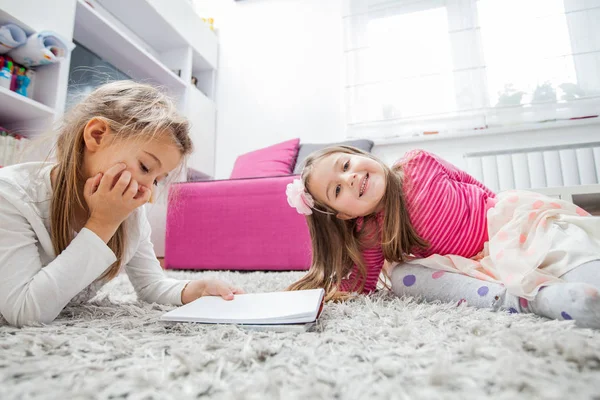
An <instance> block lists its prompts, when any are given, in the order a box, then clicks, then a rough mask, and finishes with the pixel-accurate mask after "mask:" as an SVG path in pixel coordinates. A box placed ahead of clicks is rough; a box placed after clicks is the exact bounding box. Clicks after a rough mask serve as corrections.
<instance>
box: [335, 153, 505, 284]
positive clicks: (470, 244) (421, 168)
mask: <svg viewBox="0 0 600 400" xmlns="http://www.w3.org/2000/svg"><path fill="white" fill-rule="evenodd" d="M398 163H399V164H400V165H402V172H403V190H404V197H405V202H406V207H407V211H408V214H409V218H410V221H411V223H412V225H413V228H414V229H415V230H416V232H417V234H418V235H419V236H420V237H421V238H423V239H424V240H425V241H427V242H428V243H429V247H428V248H427V249H413V251H412V254H413V255H414V256H415V257H418V258H425V257H428V256H430V255H432V254H442V255H445V254H455V255H460V256H463V257H473V256H474V255H476V254H477V253H478V252H480V251H481V250H483V244H484V243H485V242H486V241H487V240H488V236H487V223H486V222H487V218H486V212H487V210H488V209H489V208H490V207H491V205H492V204H493V202H491V201H488V199H493V198H494V197H495V194H494V193H493V192H492V191H491V190H489V189H488V188H487V187H485V186H484V185H483V184H482V183H480V182H479V181H477V180H476V179H475V178H473V177H472V176H471V175H469V174H467V173H466V172H464V171H461V170H460V169H458V168H456V167H455V166H454V165H452V164H450V163H448V162H447V161H444V160H442V159H441V158H439V157H437V156H435V155H433V154H431V153H428V152H426V151H423V150H412V151H409V152H408V153H406V154H405V155H404V157H402V159H400V161H398ZM382 219H383V216H382V213H380V214H379V215H378V218H377V221H378V224H377V232H380V231H381V230H380V229H381V222H382ZM358 226H359V228H360V227H361V226H362V222H361V221H359V224H358ZM362 255H363V259H364V262H365V265H366V267H367V277H366V281H365V287H364V292H371V291H373V290H375V287H376V286H377V280H378V278H379V274H380V272H381V268H382V267H383V263H384V261H385V260H384V257H383V251H382V248H381V245H380V244H379V245H376V246H374V247H370V248H366V249H364V250H363V252H362ZM359 288H360V282H359V276H358V273H357V270H356V268H355V269H354V270H353V271H352V272H351V273H350V276H349V277H348V278H347V279H344V280H343V281H342V285H341V289H342V290H344V291H353V290H358V289H359Z"/></svg>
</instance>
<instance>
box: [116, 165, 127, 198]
mask: <svg viewBox="0 0 600 400" xmlns="http://www.w3.org/2000/svg"><path fill="white" fill-rule="evenodd" d="M129 182H131V172H129V171H123V172H122V173H121V176H120V177H119V180H118V181H117V183H115V187H114V188H113V189H114V190H115V191H116V192H117V193H119V194H120V195H121V196H122V195H123V194H124V193H125V190H126V189H127V186H129Z"/></svg>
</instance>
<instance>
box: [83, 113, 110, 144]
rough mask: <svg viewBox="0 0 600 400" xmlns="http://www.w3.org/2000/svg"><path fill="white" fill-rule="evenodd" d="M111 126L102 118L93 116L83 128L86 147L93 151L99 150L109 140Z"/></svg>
mask: <svg viewBox="0 0 600 400" xmlns="http://www.w3.org/2000/svg"><path fill="white" fill-rule="evenodd" d="M109 136H110V127H109V126H108V124H107V123H106V121H104V120H102V119H100V118H92V119H90V120H89V121H88V123H87V124H86V125H85V128H83V140H84V142H85V147H86V148H87V149H88V150H89V151H91V152H95V151H98V150H99V149H100V148H101V147H103V146H106V145H107V144H108V142H109V138H108V137H109Z"/></svg>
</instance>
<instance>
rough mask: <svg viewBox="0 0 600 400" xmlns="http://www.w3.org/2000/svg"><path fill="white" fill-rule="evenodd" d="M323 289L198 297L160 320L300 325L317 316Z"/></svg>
mask: <svg viewBox="0 0 600 400" xmlns="http://www.w3.org/2000/svg"><path fill="white" fill-rule="evenodd" d="M323 295H324V290H323V289H312V290H298V291H291V292H272V293H250V294H241V295H235V298H234V299H233V300H231V301H227V300H224V299H222V298H221V297H217V296H207V297H201V298H199V299H197V300H195V301H193V302H191V303H189V304H186V305H184V306H181V307H179V308H176V309H175V310H173V311H170V312H168V313H166V314H165V315H163V316H162V318H161V320H163V321H189V322H205V323H239V324H243V323H263V324H264V323H300V322H311V321H314V320H315V319H316V317H317V314H318V312H319V309H320V307H321V302H322V299H323Z"/></svg>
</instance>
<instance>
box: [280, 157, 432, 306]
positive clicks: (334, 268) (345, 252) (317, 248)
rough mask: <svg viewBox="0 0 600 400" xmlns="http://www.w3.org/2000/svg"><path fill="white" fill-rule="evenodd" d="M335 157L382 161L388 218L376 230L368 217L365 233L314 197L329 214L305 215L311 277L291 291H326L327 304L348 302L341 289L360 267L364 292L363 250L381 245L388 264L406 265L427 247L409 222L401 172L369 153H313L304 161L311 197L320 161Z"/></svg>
mask: <svg viewBox="0 0 600 400" xmlns="http://www.w3.org/2000/svg"><path fill="white" fill-rule="evenodd" d="M335 153H346V154H356V155H360V156H364V157H368V158H370V159H372V160H375V161H376V162H378V163H379V164H380V165H381V166H382V168H383V171H384V176H385V181H386V189H385V193H384V195H383V198H382V200H381V201H382V203H383V206H384V213H383V214H384V217H383V224H382V226H379V225H378V222H377V220H376V214H371V215H368V216H365V218H364V223H363V229H361V230H360V231H359V230H358V229H357V226H356V225H357V219H351V220H342V219H339V218H337V217H336V214H337V211H336V210H334V209H332V208H330V207H328V206H327V205H325V204H324V203H322V202H320V201H318V200H317V199H316V198H314V196H313V198H314V201H315V207H316V208H318V209H320V210H323V211H326V212H328V214H326V213H322V212H319V211H316V212H313V213H312V214H311V215H307V216H306V222H307V224H308V229H309V232H310V240H311V244H312V263H311V267H310V270H309V271H308V273H307V274H306V275H305V276H304V277H303V278H302V279H300V280H299V281H298V282H296V283H294V284H293V285H291V286H290V287H289V288H288V289H289V290H302V289H315V288H324V289H325V292H326V299H327V300H344V299H346V298H348V297H349V294H348V293H345V292H342V291H340V290H339V287H340V283H341V281H342V279H343V278H344V277H345V276H346V275H348V273H350V272H351V269H352V267H353V265H356V266H357V272H358V279H359V280H358V282H353V283H352V284H354V285H355V287H356V283H358V287H357V290H358V291H362V290H363V289H364V285H365V281H366V277H367V271H366V266H365V262H364V260H363V257H362V250H363V249H364V248H365V247H367V246H371V245H373V244H374V243H373V241H374V240H379V241H380V243H381V247H382V249H383V255H384V257H385V259H386V260H387V261H391V262H404V261H405V259H406V255H408V254H410V253H411V251H412V250H413V249H414V248H415V247H420V248H424V247H427V242H425V241H424V240H423V239H422V238H420V237H419V235H417V233H416V231H415V229H414V228H413V226H412V224H411V223H410V219H409V217H408V212H407V210H406V204H405V200H404V193H403V191H402V184H403V183H402V167H401V166H396V167H394V169H392V168H390V167H388V166H387V165H385V164H384V163H383V162H382V161H381V160H379V159H378V158H376V157H375V156H373V155H372V154H370V153H366V152H364V151H362V150H359V149H357V148H354V147H350V146H332V147H327V148H325V149H322V150H319V151H316V152H314V153H312V154H310V155H309V156H308V157H307V158H306V160H305V161H304V170H303V172H302V176H301V179H302V181H303V183H304V185H305V187H306V190H307V191H308V192H309V193H310V177H311V172H312V170H313V168H314V165H315V163H316V162H318V161H319V160H321V159H323V158H325V157H327V156H329V155H331V154H335Z"/></svg>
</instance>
